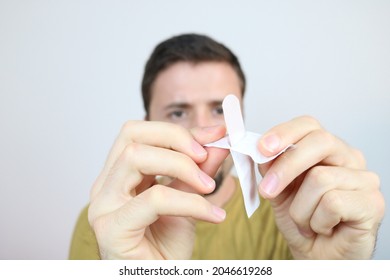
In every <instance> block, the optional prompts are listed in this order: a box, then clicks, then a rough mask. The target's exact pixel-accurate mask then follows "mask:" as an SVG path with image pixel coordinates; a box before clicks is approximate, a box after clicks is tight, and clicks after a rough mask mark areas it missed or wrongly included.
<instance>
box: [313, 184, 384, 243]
mask: <svg viewBox="0 0 390 280" xmlns="http://www.w3.org/2000/svg"><path fill="white" fill-rule="evenodd" d="M378 194H379V192H370V191H365V192H353V191H346V190H332V191H329V192H327V193H325V194H324V195H323V196H322V198H321V200H320V203H319V204H318V206H317V208H316V210H315V211H314V213H313V216H312V218H311V220H310V227H311V229H312V230H313V231H314V232H316V233H318V234H322V235H327V236H330V235H332V234H333V232H334V230H335V229H336V227H337V226H338V225H339V224H340V223H344V224H345V225H346V226H348V227H349V228H350V229H351V230H356V231H365V232H371V230H372V228H373V226H374V225H376V223H377V217H378V214H377V212H378V209H377V207H372V201H378V198H379V197H380V196H378Z"/></svg>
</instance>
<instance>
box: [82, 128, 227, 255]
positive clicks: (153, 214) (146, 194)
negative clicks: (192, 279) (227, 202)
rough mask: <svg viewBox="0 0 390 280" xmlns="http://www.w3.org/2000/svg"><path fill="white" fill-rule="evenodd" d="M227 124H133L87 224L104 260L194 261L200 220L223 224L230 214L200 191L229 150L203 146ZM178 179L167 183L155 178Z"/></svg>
mask: <svg viewBox="0 0 390 280" xmlns="http://www.w3.org/2000/svg"><path fill="white" fill-rule="evenodd" d="M225 132H226V131H225V127H224V126H216V127H211V128H203V129H201V128H196V129H192V130H191V131H188V130H186V129H184V128H183V127H181V126H178V125H174V124H170V123H165V122H149V121H129V122H127V123H126V124H125V125H124V126H123V128H122V130H121V132H120V134H119V136H118V138H117V139H116V141H115V143H114V145H113V147H112V149H111V151H110V153H109V156H108V158H107V161H106V163H105V166H104V168H103V170H102V172H101V173H100V175H99V177H98V178H97V180H96V182H95V183H94V185H93V187H92V191H91V201H90V207H89V211H88V220H89V223H90V225H91V226H92V228H93V230H94V232H95V235H96V238H97V242H98V244H99V250H100V255H101V258H103V259H188V258H190V257H191V254H192V249H193V242H194V237H195V232H194V228H195V225H194V222H195V220H202V221H208V222H213V223H219V222H221V221H223V220H224V218H225V212H224V210H223V209H220V208H219V207H217V206H214V205H212V204H210V203H209V202H208V201H207V200H206V199H205V198H204V197H203V196H202V194H206V193H210V192H212V191H213V190H214V188H215V182H214V180H213V179H212V176H214V175H215V173H216V171H217V170H218V168H219V166H220V165H221V164H222V162H223V160H224V159H225V158H226V156H227V155H228V151H226V150H222V149H213V148H207V150H206V149H204V148H203V147H202V145H203V144H206V143H208V142H212V141H215V140H218V139H220V138H222V137H223V136H224V135H225ZM158 175H161V176H168V177H170V178H175V179H174V180H172V181H171V182H170V183H169V184H167V185H162V184H159V183H157V181H156V176H158Z"/></svg>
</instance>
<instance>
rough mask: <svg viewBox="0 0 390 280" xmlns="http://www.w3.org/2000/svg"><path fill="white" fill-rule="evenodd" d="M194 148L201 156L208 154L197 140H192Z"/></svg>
mask: <svg viewBox="0 0 390 280" xmlns="http://www.w3.org/2000/svg"><path fill="white" fill-rule="evenodd" d="M192 150H193V151H194V152H195V154H197V155H199V156H204V155H206V154H207V151H206V150H205V149H204V148H203V147H202V146H201V145H200V144H199V143H198V142H196V141H195V140H194V141H192Z"/></svg>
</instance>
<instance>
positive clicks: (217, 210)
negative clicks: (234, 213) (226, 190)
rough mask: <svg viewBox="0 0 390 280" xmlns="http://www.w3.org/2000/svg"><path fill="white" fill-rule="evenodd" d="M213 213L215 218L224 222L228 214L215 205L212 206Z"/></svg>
mask: <svg viewBox="0 0 390 280" xmlns="http://www.w3.org/2000/svg"><path fill="white" fill-rule="evenodd" d="M212 211H213V214H214V216H215V217H217V218H218V220H220V221H223V220H225V217H226V212H225V210H223V209H222V208H219V207H217V206H215V205H212Z"/></svg>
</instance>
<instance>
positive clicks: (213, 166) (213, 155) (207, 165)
mask: <svg viewBox="0 0 390 280" xmlns="http://www.w3.org/2000/svg"><path fill="white" fill-rule="evenodd" d="M206 149H207V151H208V155H207V159H206V161H205V162H203V163H201V164H200V165H199V168H200V169H201V170H202V171H203V172H204V173H205V174H207V175H208V176H210V178H214V176H215V175H216V173H217V171H218V170H219V168H220V167H221V165H222V163H223V162H224V160H225V159H226V157H227V156H228V154H229V151H228V150H225V149H218V148H206ZM211 183H212V184H213V186H214V188H215V181H213V182H210V184H211ZM169 186H170V187H172V188H175V189H178V190H181V191H185V192H193V193H198V194H205V193H206V192H203V193H201V192H199V191H197V190H196V189H195V188H193V187H192V186H190V185H188V184H187V183H186V182H183V181H181V180H178V179H177V180H174V181H172V183H170V184H169ZM208 193H209V192H208Z"/></svg>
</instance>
